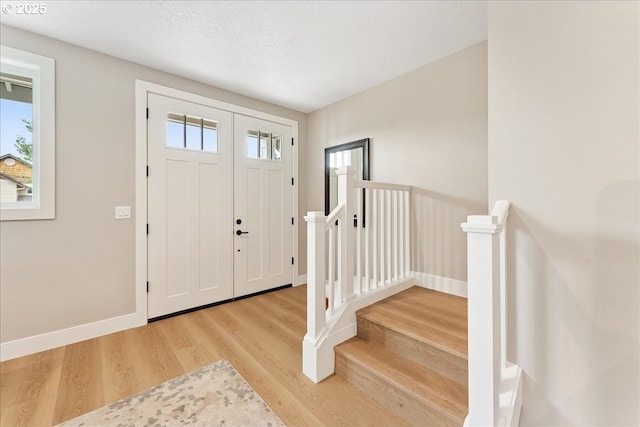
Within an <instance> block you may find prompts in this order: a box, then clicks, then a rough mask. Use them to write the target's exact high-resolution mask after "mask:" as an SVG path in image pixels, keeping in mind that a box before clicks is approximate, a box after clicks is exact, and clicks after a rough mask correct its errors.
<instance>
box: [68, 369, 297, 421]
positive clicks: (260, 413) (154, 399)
mask: <svg viewBox="0 0 640 427" xmlns="http://www.w3.org/2000/svg"><path fill="white" fill-rule="evenodd" d="M188 425H191V426H273V427H276V426H284V424H283V423H282V421H281V420H280V418H278V416H277V415H276V414H275V413H274V412H273V411H272V410H271V409H270V408H269V406H267V404H266V403H265V402H264V400H262V399H261V398H260V396H258V394H257V393H256V392H255V390H254V389H253V388H251V386H250V385H249V384H248V383H247V382H246V381H245V380H244V378H242V376H240V374H239V373H238V372H237V371H236V370H235V369H234V367H233V365H231V363H229V362H228V361H227V360H220V361H219V362H216V363H213V364H211V365H207V366H205V367H203V368H200V369H197V370H195V371H193V372H189V373H186V374H184V375H182V376H179V377H177V378H174V379H172V380H169V381H166V382H164V383H162V384H160V385H158V386H155V387H152V388H150V389H148V390H145V391H142V392H140V393H138V394H135V395H133V396H131V397H128V398H126V399H122V400H120V401H118V402H115V403H113V404H111V405H108V406H105V407H103V408H99V409H96V410H95V411H93V412H89V413H87V414H84V415H81V416H79V417H78V418H74V419H72V420H69V421H66V422H64V423H62V424H59V426H65V427H68V426H88V427H89V426H90V427H93V426H110V427H115V426H122V427H125V426H136V427H138V426H154V427H155V426H158V427H160V426H188Z"/></svg>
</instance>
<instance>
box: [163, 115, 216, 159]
mask: <svg viewBox="0 0 640 427" xmlns="http://www.w3.org/2000/svg"><path fill="white" fill-rule="evenodd" d="M167 147H171V148H183V149H187V150H197V151H208V152H211V153H217V152H218V123H217V122H216V121H215V120H211V119H206V118H202V117H193V116H188V115H185V114H176V113H169V114H168V116H167Z"/></svg>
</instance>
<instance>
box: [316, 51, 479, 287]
mask: <svg viewBox="0 0 640 427" xmlns="http://www.w3.org/2000/svg"><path fill="white" fill-rule="evenodd" d="M486 58H487V44H486V42H483V43H480V44H477V45H474V46H471V47H469V48H467V49H464V50H462V51H460V52H457V53H455V54H453V55H451V56H448V57H446V58H443V59H441V60H439V61H436V62H434V63H431V64H429V65H427V66H424V67H422V68H419V69H417V70H415V71H412V72H410V73H408V74H405V75H403V76H400V77H398V78H396V79H393V80H391V81H388V82H386V83H383V84H381V85H379V86H376V87H374V88H372V89H369V90H366V91H364V92H362V93H360V94H358V95H355V96H352V97H350V98H347V99H344V100H342V101H340V102H337V103H335V104H333V105H330V106H328V107H325V108H322V109H320V110H318V111H315V112H313V113H311V114H310V115H309V116H308V121H307V125H308V134H307V138H308V151H307V158H306V163H307V182H308V183H309V185H308V191H307V205H308V209H309V210H318V211H322V210H324V187H323V176H324V169H323V168H324V154H323V153H324V148H325V147H329V146H332V145H338V144H342V143H345V142H350V141H354V140H357V139H361V138H367V137H368V138H371V143H370V144H371V145H370V170H371V179H372V180H376V181H384V182H392V183H398V184H410V185H414V186H416V193H415V194H416V195H415V197H414V200H413V202H414V209H413V215H414V236H415V239H414V241H415V244H416V245H415V247H414V251H413V252H414V259H413V269H414V270H416V271H420V272H424V273H430V274H434V275H438V276H443V277H448V278H452V279H457V280H463V281H466V240H465V239H466V237H465V235H464V233H463V232H462V231H461V230H460V223H461V222H464V220H465V219H466V216H467V215H469V214H472V213H481V214H482V213H485V212H486V210H487V59H486Z"/></svg>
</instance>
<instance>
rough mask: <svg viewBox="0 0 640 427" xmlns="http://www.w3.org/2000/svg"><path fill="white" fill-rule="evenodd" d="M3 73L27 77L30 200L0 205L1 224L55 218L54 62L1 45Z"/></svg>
mask: <svg viewBox="0 0 640 427" xmlns="http://www.w3.org/2000/svg"><path fill="white" fill-rule="evenodd" d="M0 66H1V68H2V72H6V73H11V74H14V75H20V76H25V77H29V78H31V79H32V81H33V88H32V95H33V98H32V108H33V116H32V126H33V132H32V136H31V138H32V139H31V141H32V144H33V165H32V168H33V169H32V170H33V198H32V200H31V201H30V202H24V201H23V202H0V221H20V220H34V219H54V218H55V60H54V59H52V58H48V57H45V56H41V55H37V54H34V53H31V52H26V51H23V50H19V49H14V48H11V47H8V46H4V45H1V46H0Z"/></svg>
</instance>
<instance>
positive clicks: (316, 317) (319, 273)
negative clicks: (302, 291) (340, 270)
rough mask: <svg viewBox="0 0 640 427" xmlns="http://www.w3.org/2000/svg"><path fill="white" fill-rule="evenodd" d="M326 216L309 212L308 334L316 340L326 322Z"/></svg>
mask: <svg viewBox="0 0 640 427" xmlns="http://www.w3.org/2000/svg"><path fill="white" fill-rule="evenodd" d="M325 218H326V217H325V216H324V213H322V212H309V213H308V214H307V216H305V217H304V219H305V221H307V336H309V338H310V339H311V340H314V341H315V340H316V339H317V338H318V336H319V335H320V333H321V332H322V330H323V329H324V327H325V324H326V315H325V308H326V306H325V257H326V254H325V239H324V232H325Z"/></svg>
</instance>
